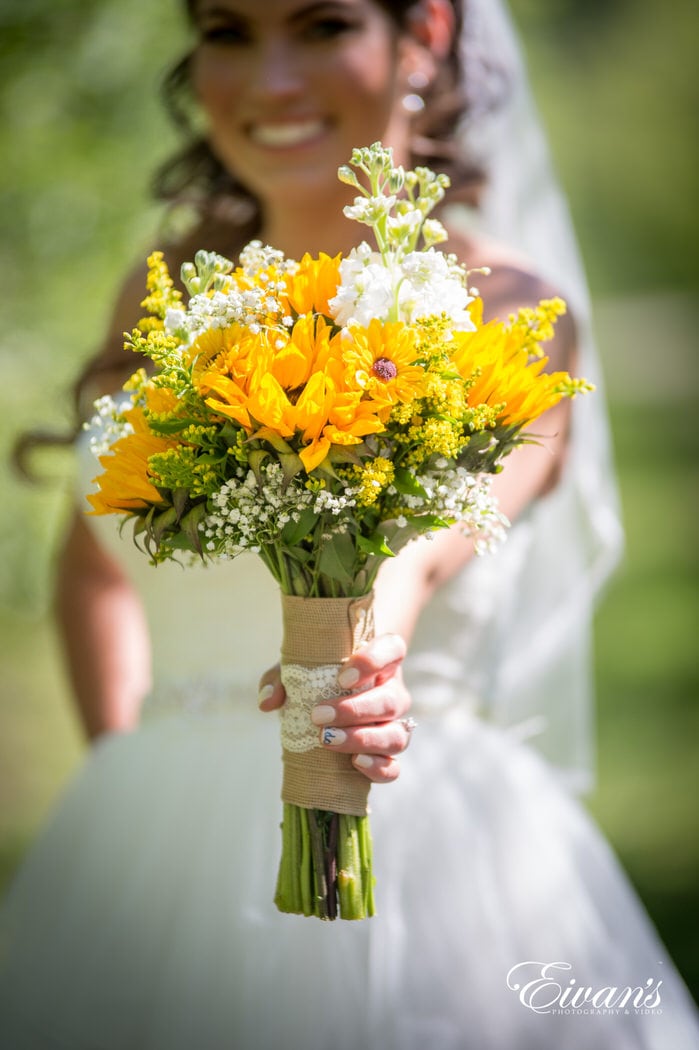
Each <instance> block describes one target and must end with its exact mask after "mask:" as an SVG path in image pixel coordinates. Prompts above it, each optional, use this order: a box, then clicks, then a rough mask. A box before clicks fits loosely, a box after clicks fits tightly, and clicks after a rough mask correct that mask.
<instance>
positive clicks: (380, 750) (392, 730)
mask: <svg viewBox="0 0 699 1050" xmlns="http://www.w3.org/2000/svg"><path fill="white" fill-rule="evenodd" d="M410 732H411V730H410V728H409V726H408V721H407V719H402V720H401V721H395V722H385V723H384V724H383V725H375V726H357V727H356V728H354V729H351V728H349V727H348V728H347V729H340V728H338V727H337V726H326V727H325V729H322V730H321V731H320V742H321V744H322V745H323V747H325V748H327V750H328V751H340V752H342V753H344V754H350V755H357V756H358V755H360V754H361V755H380V756H382V757H384V758H385V757H391V756H393V755H400V754H401V752H403V751H405V749H406V747H407V746H408V744H409V743H410ZM360 768H361V763H360Z"/></svg>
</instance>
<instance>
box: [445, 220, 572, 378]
mask: <svg viewBox="0 0 699 1050" xmlns="http://www.w3.org/2000/svg"><path fill="white" fill-rule="evenodd" d="M443 248H444V250H445V251H450V252H453V253H454V254H455V255H456V256H457V258H458V259H459V261H460V262H461V263H462V264H463V265H464V266H466V267H467V268H468V269H470V270H479V269H481V268H483V267H485V268H487V269H488V270H489V271H490V273H488V274H487V275H486V274H483V275H481V274H479V273H474V274H473V277H472V280H471V282H470V283H471V284H472V285H473V286H475V287H476V288H477V289H478V293H479V294H480V295H481V296H482V299H483V316H484V317H485V319H486V320H493V319H499V320H506V319H507V318H508V317H509V316H510V314H513V313H516V312H517V311H518V310H519V309H521V308H522V307H531V306H536V305H537V304H538V303H539V302H541V300H542V299H553V298H556V297H558V296H560V292H559V290H558V288H556V287H555V285H554V284H552V283H551V282H550V281H547V280H545V279H544V278H543V277H542V276H541V275H540V274H539V273H537V271H536V268H535V266H534V265H533V263H532V262H531V260H530V259H528V258H527V256H525V255H523V254H521V253H517V252H515V251H513V250H512V249H510V248H509V247H508V246H507V245H504V244H501V243H500V242H498V241H495V240H491V239H490V238H487V237H481V236H474V237H467V236H465V235H464V234H462V233H455V232H453V231H451V230H450V231H449V240H448V241H446V242H445V243H444V245H443ZM576 343H577V333H576V325H575V319H574V318H573V316H572V314H571V313H570V311H568V312H566V313H565V314H564V315H563V317H560V318H559V319H558V321H557V324H556V334H555V337H554V339H553V340H552V342H551V343H550V344H549V346H548V347H547V354H548V356H549V358H550V359H551V361H552V363H553V364H554V366H555V367H556V368H569V367H570V366H571V364H572V359H573V357H574V354H575V348H576Z"/></svg>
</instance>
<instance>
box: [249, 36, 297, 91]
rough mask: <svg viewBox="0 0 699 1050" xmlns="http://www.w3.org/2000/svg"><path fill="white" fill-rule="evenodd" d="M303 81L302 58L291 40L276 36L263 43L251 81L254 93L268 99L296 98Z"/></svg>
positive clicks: (257, 51)
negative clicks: (291, 44)
mask: <svg viewBox="0 0 699 1050" xmlns="http://www.w3.org/2000/svg"><path fill="white" fill-rule="evenodd" d="M303 81H304V78H303V70H302V64H301V61H300V59H299V56H298V54H297V53H296V51H295V49H294V48H293V47H291V46H290V44H289V42H288V41H286V40H284V39H283V38H276V37H275V38H273V39H268V40H266V41H261V42H260V43H259V45H258V47H257V48H256V55H255V61H254V68H253V69H252V70H251V80H250V83H249V86H250V91H251V93H252V94H253V96H255V97H257V98H259V99H262V100H264V101H268V100H273V101H276V100H285V99H289V98H293V97H294V96H296V95H298V94H299V93H300V91H301V90H302V88H303Z"/></svg>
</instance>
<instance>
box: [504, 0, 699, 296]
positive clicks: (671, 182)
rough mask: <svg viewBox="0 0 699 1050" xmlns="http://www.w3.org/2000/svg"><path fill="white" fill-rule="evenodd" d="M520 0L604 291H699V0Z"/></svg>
mask: <svg viewBox="0 0 699 1050" xmlns="http://www.w3.org/2000/svg"><path fill="white" fill-rule="evenodd" d="M511 6H512V9H513V12H514V14H515V16H516V17H517V19H518V22H519V25H520V27H521V30H522V32H523V35H524V38H525V42H526V44H527V50H528V53H529V59H530V66H531V72H532V79H533V85H534V88H535V93H536V96H537V101H538V102H539V104H540V106H541V109H542V111H543V114H544V117H545V121H546V124H547V127H548V130H549V132H550V135H551V139H552V146H553V153H554V157H555V160H556V163H557V166H558V169H559V172H560V175H561V177H562V180H563V183H564V185H565V186H566V189H567V190H568V192H569V194H570V197H571V202H572V208H573V214H574V218H575V220H576V225H577V227H578V231H579V234H580V237H581V241H582V246H583V250H584V255H585V257H586V261H587V265H588V269H589V273H590V278H591V282H592V287H593V290H605V291H607V292H609V291H628V290H630V289H635V288H640V287H644V288H658V287H680V286H681V287H685V288H690V287H696V284H697V279H698V278H699V247H698V246H699V210H697V208H696V207H695V203H694V197H695V193H696V171H697V147H696V110H697V80H696V76H695V73H694V69H695V66H696V50H697V44H698V43H699V20H698V19H697V9H696V3H694V0H674V2H673V3H672V4H671V5H667V4H662V3H657V0H634V2H631V0H595V2H594V3H593V2H591V0H512V5H511Z"/></svg>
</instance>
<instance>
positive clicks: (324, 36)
mask: <svg viewBox="0 0 699 1050" xmlns="http://www.w3.org/2000/svg"><path fill="white" fill-rule="evenodd" d="M195 24H196V26H197V30H198V34H199V43H198V45H197V47H196V49H195V52H194V56H193V63H192V82H193V87H194V91H195V94H196V96H197V98H198V100H199V102H200V104H201V106H202V107H203V110H204V113H205V115H206V118H207V121H208V128H209V140H210V143H211V146H212V148H213V149H214V151H215V153H216V154H217V156H218V157H219V159H220V160H221V161H222V162H223V164H224V165H225V166H226V167H228V168H229V169H230V170H231V171H232V172H233V173H234V174H235V175H236V176H237V177H238V178H239V179H240V181H242V182H243V183H244V184H245V185H246V186H247V187H248V188H249V189H250V190H252V191H253V192H254V193H255V194H256V195H257V196H258V197H259V198H260V199H261V200H262V201H263V203H282V204H283V203H285V202H289V203H291V202H292V201H293V202H295V203H296V204H297V205H300V204H302V203H304V202H312V201H313V199H314V197H317V195H319V194H327V192H328V187H329V186H333V187H334V186H337V185H338V183H337V168H338V167H339V165H340V164H345V163H346V162H347V161H348V159H349V156H350V153H351V151H352V148H353V147H355V146H364V145H369V144H370V143H371V142H374V141H376V140H378V139H381V140H382V141H383V142H384V144H385V145H391V146H393V148H394V153H395V156H396V160H398V161H406V160H407V159H408V142H409V122H408V117H407V115H406V113H405V111H404V110H403V108H402V106H401V99H402V97H403V95H404V94H405V92H406V84H405V76H404V72H403V69H404V66H405V65H406V63H405V61H403V52H404V45H405V38H404V36H403V35H402V34H401V33H400V32H399V29H398V27H397V25H396V23H395V21H394V20H393V19H392V18H391V17H390V15H389V14H388V13H387V12H386V11H385V10H384V9H383V8H382V7H381V6H380V5H379V4H377V3H375V2H373V0H320V2H318V0H198V3H197V5H196V8H195Z"/></svg>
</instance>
